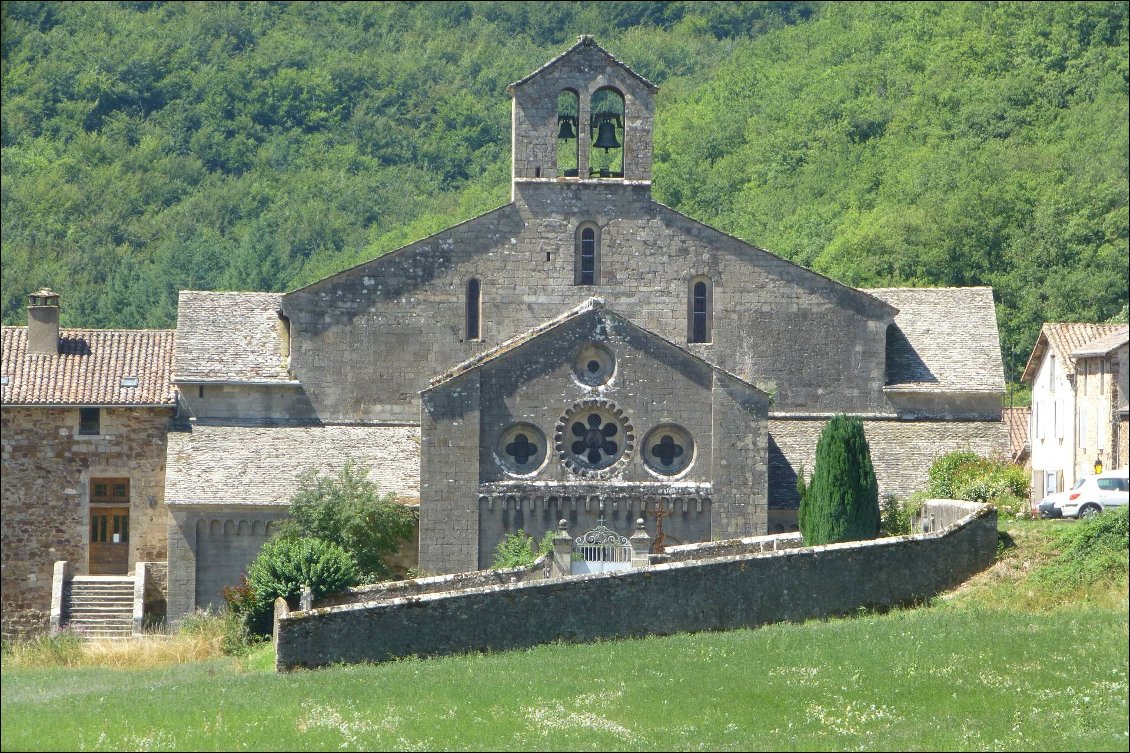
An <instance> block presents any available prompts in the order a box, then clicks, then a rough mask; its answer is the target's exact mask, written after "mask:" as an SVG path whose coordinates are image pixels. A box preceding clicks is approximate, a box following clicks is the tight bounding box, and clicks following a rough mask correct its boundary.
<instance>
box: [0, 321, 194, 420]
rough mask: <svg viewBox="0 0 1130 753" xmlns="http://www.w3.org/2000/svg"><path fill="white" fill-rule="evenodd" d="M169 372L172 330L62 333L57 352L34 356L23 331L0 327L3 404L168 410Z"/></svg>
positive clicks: (172, 398) (171, 400) (171, 399)
mask: <svg viewBox="0 0 1130 753" xmlns="http://www.w3.org/2000/svg"><path fill="white" fill-rule="evenodd" d="M172 373H173V331H172V330H113V329H64V330H61V331H60V332H59V354H58V355H54V354H48V355H39V354H32V353H28V351H27V327H4V328H3V380H0V382H2V388H0V393H2V396H3V403H4V404H5V405H92V406H93V405H98V406H115V405H120V406H172V405H176V402H177V398H176V391H175V390H174V388H173V384H172ZM134 378H136V380H137V383H136V386H123V384H131V383H132V380H133V379H134ZM123 379H124V380H126V381H125V382H124V383H123Z"/></svg>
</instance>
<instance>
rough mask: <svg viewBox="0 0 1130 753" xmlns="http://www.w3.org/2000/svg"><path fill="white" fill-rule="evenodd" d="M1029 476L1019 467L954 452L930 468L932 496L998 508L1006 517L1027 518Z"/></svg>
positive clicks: (936, 461)
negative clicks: (984, 503) (991, 505)
mask: <svg viewBox="0 0 1130 753" xmlns="http://www.w3.org/2000/svg"><path fill="white" fill-rule="evenodd" d="M1028 483H1029V482H1028V474H1027V473H1025V472H1024V469H1023V468H1021V467H1020V466H1018V465H1016V464H1015V463H1011V462H1008V461H1005V460H996V459H990V458H983V457H981V456H979V455H976V454H975V453H972V452H951V453H949V454H946V455H943V456H941V457H940V458H938V459H937V460H935V461H934V464H933V465H932V466H931V467H930V485H929V487H928V489H927V491H928V492H929V494H930V496H932V497H935V498H939V499H965V500H969V501H971V502H989V503H992V504H994V505H996V507H997V509H998V511H999V512H1000V513H1001V514H1002V515H1003V516H1005V517H1016V516H1019V515H1027V513H1028V509H1029V504H1028V502H1027V498H1028Z"/></svg>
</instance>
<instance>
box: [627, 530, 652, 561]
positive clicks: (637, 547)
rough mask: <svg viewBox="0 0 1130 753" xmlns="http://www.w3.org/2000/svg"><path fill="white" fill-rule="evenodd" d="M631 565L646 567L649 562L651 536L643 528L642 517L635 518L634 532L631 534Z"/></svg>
mask: <svg viewBox="0 0 1130 753" xmlns="http://www.w3.org/2000/svg"><path fill="white" fill-rule="evenodd" d="M631 542H632V567H633V568H636V567H647V566H648V565H649V564H651V560H650V558H649V556H648V552H649V551H650V550H651V537H650V536H648V535H647V531H645V530H644V526H643V518H636V532H635V533H633V534H632V537H631Z"/></svg>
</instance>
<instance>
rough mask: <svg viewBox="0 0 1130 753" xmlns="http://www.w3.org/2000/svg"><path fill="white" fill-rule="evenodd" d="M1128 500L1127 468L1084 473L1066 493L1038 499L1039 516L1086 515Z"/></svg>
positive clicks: (1129, 498)
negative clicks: (1085, 474)
mask: <svg viewBox="0 0 1130 753" xmlns="http://www.w3.org/2000/svg"><path fill="white" fill-rule="evenodd" d="M1128 503H1130V484H1128V482H1127V469H1126V468H1120V469H1118V470H1117V471H1107V472H1105V473H1100V474H1098V475H1094V476H1083V477H1082V478H1081V479H1079V480H1078V481H1076V482H1075V486H1073V487H1071V489H1070V490H1069V491H1066V492H1054V493H1052V494H1049V495H1048V496H1046V497H1044V498H1043V499H1042V500H1040V505H1039V508H1038V509H1039V511H1040V517H1041V518H1089V517H1091V516H1092V515H1098V514H1099V513H1100V512H1102V511H1103V510H1106V509H1109V508H1111V507H1126V505H1127V504H1128Z"/></svg>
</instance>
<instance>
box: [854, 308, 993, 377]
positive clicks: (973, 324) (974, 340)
mask: <svg viewBox="0 0 1130 753" xmlns="http://www.w3.org/2000/svg"><path fill="white" fill-rule="evenodd" d="M863 292H865V293H870V294H871V295H873V296H875V297H876V298H878V299H880V300H882V301H885V302H887V303H889V304H890V305H892V306H894V307H895V308H897V309H898V310H899V313H898V315H897V316H895V322H894V323H895V329H894V331H893V332H892V338H893V339H891V340H890V342H889V344H888V354H889V358H890V362H889V363H888V364H887V381H888V384H887V387H888V388H891V389H900V390H913V391H930V392H1004V364H1003V362H1002V360H1001V346H1000V333H999V332H998V331H997V314H996V306H995V305H994V303H993V289H992V288H988V287H975V288H872V289H869V290H864V291H863Z"/></svg>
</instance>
